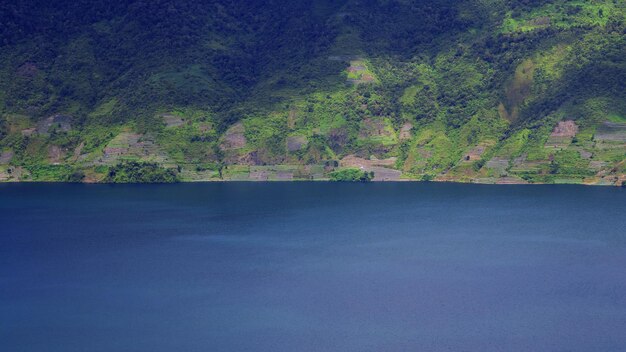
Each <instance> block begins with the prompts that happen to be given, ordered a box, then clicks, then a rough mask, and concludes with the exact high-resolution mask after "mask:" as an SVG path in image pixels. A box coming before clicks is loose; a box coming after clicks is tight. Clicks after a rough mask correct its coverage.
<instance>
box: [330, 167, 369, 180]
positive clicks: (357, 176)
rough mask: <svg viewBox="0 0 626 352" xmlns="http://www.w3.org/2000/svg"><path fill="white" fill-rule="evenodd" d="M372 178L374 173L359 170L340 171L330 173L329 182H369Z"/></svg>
mask: <svg viewBox="0 0 626 352" xmlns="http://www.w3.org/2000/svg"><path fill="white" fill-rule="evenodd" d="M373 178H374V172H373V171H371V172H367V171H363V170H360V169H354V168H350V169H342V170H337V171H333V172H331V173H330V180H331V181H336V182H369V181H371V180H372V179H373Z"/></svg>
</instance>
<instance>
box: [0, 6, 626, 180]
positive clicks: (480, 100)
mask: <svg viewBox="0 0 626 352" xmlns="http://www.w3.org/2000/svg"><path fill="white" fill-rule="evenodd" d="M164 3H166V2H165V1H160V2H155V3H148V4H145V3H139V2H138V3H135V4H133V3H130V4H129V3H127V2H115V3H114V5H111V7H110V8H104V9H98V8H96V9H91V10H90V11H91V12H89V13H88V14H87V15H86V16H85V17H87V18H86V19H84V20H81V22H80V23H75V25H74V26H70V27H72V28H75V30H73V31H72V32H71V33H65V32H63V31H64V30H65V29H64V28H66V27H67V26H62V25H63V23H60V24H59V26H60V27H59V28H61V29H59V28H57V27H56V24H55V22H52V23H49V22H47V21H46V18H47V17H46V15H45V13H46V11H48V12H50V11H54V10H55V9H54V8H53V9H49V8H45V6H54V5H46V4H43V3H42V4H38V6H40V7H41V9H40V10H41V11H42V13H41V14H39V15H38V16H39V17H37V16H35V19H38V18H39V19H40V20H35V21H31V22H28V23H29V26H34V27H36V28H34V29H33V28H30V29H29V27H24V24H23V23H22V22H20V17H19V16H16V15H15V14H16V13H18V14H19V13H20V11H25V12H24V13H28V11H27V10H29V9H28V8H25V9H19V8H17V9H15V8H9V9H7V8H0V14H2V16H3V17H5V19H6V18H7V17H6V16H8V15H7V13H8V12H7V11H12V12H11V16H10V21H8V23H9V26H8V27H10V26H13V27H12V28H14V29H13V30H12V31H10V32H7V31H5V32H3V33H2V34H3V38H2V39H3V42H4V43H5V44H4V46H3V50H2V54H0V61H1V63H2V65H1V66H0V67H2V69H0V110H1V111H2V118H1V119H0V138H1V139H0V180H24V181H26V180H41V181H50V180H77V179H78V180H80V179H81V178H83V177H84V180H87V181H98V180H105V179H106V178H107V177H108V176H107V175H109V173H110V170H112V169H114V168H115V165H117V164H119V163H121V162H123V161H125V160H131V161H132V160H138V161H146V162H156V163H157V164H158V165H160V166H161V167H163V168H170V169H173V170H175V172H176V173H178V175H179V177H180V178H182V179H184V180H208V179H220V177H224V178H226V179H270V180H271V179H290V178H291V177H295V178H305V179H306V178H326V177H328V176H329V174H330V172H332V170H334V169H335V168H336V166H337V165H340V164H339V163H338V162H336V161H340V160H341V159H343V158H344V157H346V156H349V155H353V156H355V157H357V158H361V159H363V160H366V163H368V164H367V165H368V166H367V167H369V166H371V165H373V164H375V163H376V160H391V162H390V163H387V164H384V167H385V168H390V167H393V168H396V169H398V170H401V171H402V173H403V177H404V178H411V179H435V180H455V181H464V182H486V183H493V182H545V183H554V182H556V183H564V182H567V183H571V182H574V183H581V182H585V183H598V184H621V182H622V181H624V180H625V179H626V176H625V170H624V168H625V166H624V165H625V164H626V163H625V162H624V161H625V160H626V131H625V130H626V125H625V124H626V96H625V92H626V89H625V88H626V87H624V82H626V61H625V59H624V58H625V57H626V55H625V54H626V52H625V49H624V48H626V43H624V41H625V39H624V38H626V36H625V34H626V29H625V24H624V15H625V13H626V9H625V8H624V4H623V3H622V2H616V1H613V0H606V1H603V0H596V1H541V0H535V1H528V2H526V4H525V5H520V4H519V3H521V2H519V3H518V2H516V5H510V2H508V1H499V0H467V1H462V2H459V1H445V0H438V1H434V2H433V1H430V2H423V3H422V2H417V1H415V2H407V1H384V2H383V1H378V2H377V1H365V2H356V1H354V2H353V1H343V2H337V1H316V2H314V3H313V4H311V3H310V2H304V1H303V2H297V1H295V2H294V1H291V2H285V3H281V4H279V5H280V6H276V5H254V6H255V7H254V8H252V7H251V6H252V5H249V4H246V2H243V1H242V2H238V1H233V2H230V3H228V4H227V5H226V4H223V3H221V2H220V1H214V2H209V3H208V4H206V5H202V6H200V5H197V4H195V3H194V2H189V3H187V2H177V3H176V5H169V6H167V4H164ZM5 6H7V5H5ZM56 10H58V11H59V13H60V14H61V15H59V16H61V18H63V17H62V15H63V14H67V13H68V11H67V10H64V9H56ZM1 11H4V12H1ZM66 16H70V17H68V18H67V19H65V20H66V21H70V22H71V21H75V18H74V17H72V14H71V11H70V14H69V15H66ZM56 18H58V16H57V17H56ZM415 18H420V21H419V22H417V21H415ZM5 22H7V21H5ZM61 22H62V20H61ZM155 23H158V25H155ZM37 26H40V27H37ZM15 28H18V29H20V30H16V29H15ZM41 28H46V29H47V32H46V33H52V34H46V35H44V34H41V33H42V32H41V31H40V29H41ZM29 30H30V32H29ZM16 33H18V34H19V33H23V35H22V36H19V35H18V34H16ZM66 38H67V39H66ZM56 115H64V116H69V117H70V121H71V127H70V128H63V125H62V124H61V123H60V122H55V121H56V120H52V121H51V123H50V126H47V125H45V121H46V119H48V118H50V117H51V116H56ZM570 120H571V121H574V123H575V124H576V128H577V133H575V135H568V134H567V133H565V134H566V135H564V136H555V135H552V136H551V134H553V133H552V132H553V129H554V128H555V126H557V124H558V123H559V122H560V121H570ZM59 121H63V120H59ZM607 122H610V124H608V123H607ZM42 126H46V127H42ZM33 128H34V129H35V131H34V132H33V131H32V130H31V129H33ZM389 158H394V159H389ZM372 160H373V161H372ZM370 164H371V165H370ZM374 166H375V165H374Z"/></svg>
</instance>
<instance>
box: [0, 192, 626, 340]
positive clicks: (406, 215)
mask: <svg viewBox="0 0 626 352" xmlns="http://www.w3.org/2000/svg"><path fill="white" fill-rule="evenodd" d="M625 331H626V190H623V189H616V188H610V187H607V188H604V187H600V188H591V187H578V186H479V185H457V184H428V183H424V184H422V183H390V184H332V183H331V184H328V183H226V184H178V185H119V186H110V185H64V184H55V185H51V184H15V185H6V184H5V185H0V350H2V351H15V352H17V351H29V352H30V351H52V352H54V351H63V352H68V351H76V352H79V351H80V352H85V351H103V352H104V351H106V352H115V351H146V352H148V351H150V352H160V351H163V352H165V351H167V352H170V351H212V352H222V351H223V352H238V351H255V352H265V351H267V352H270V351H271V352H282V351H285V352H286V351H289V352H292V351H294V352H295V351H298V352H307V351H333V352H334V351H342V352H344V351H345V352H350V351H359V352H363V351H366V352H367V351H623V350H624V349H625V348H626V347H625V346H626V333H625Z"/></svg>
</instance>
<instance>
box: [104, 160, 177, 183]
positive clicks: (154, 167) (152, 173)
mask: <svg viewBox="0 0 626 352" xmlns="http://www.w3.org/2000/svg"><path fill="white" fill-rule="evenodd" d="M105 182H111V183H173V182H178V175H177V173H176V172H175V171H174V170H172V169H166V168H163V167H161V166H159V165H158V164H156V163H144V162H137V161H125V162H122V163H120V164H118V165H115V166H112V167H110V168H109V172H108V175H107V177H106V179H105Z"/></svg>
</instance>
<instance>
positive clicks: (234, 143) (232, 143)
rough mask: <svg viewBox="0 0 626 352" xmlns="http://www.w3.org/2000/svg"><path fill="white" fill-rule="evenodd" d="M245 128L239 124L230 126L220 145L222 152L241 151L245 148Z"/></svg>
mask: <svg viewBox="0 0 626 352" xmlns="http://www.w3.org/2000/svg"><path fill="white" fill-rule="evenodd" d="M244 132H245V127H244V126H243V124H242V123H241V122H238V123H236V124H234V125H232V126H231V127H230V128H229V129H228V130H227V131H226V133H225V134H224V139H223V141H222V143H221V144H220V148H221V149H222V150H233V149H241V148H243V147H245V146H246V136H245V134H244Z"/></svg>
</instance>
